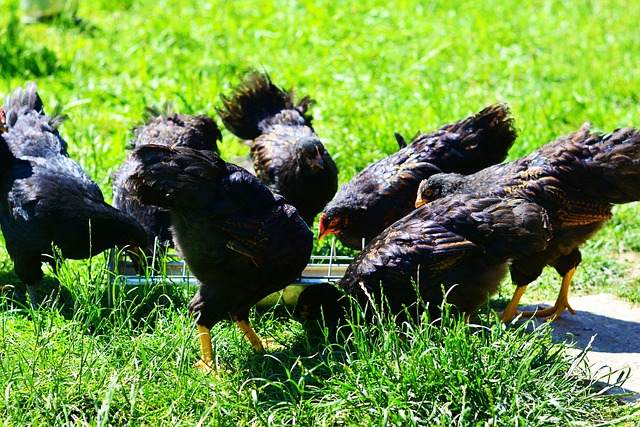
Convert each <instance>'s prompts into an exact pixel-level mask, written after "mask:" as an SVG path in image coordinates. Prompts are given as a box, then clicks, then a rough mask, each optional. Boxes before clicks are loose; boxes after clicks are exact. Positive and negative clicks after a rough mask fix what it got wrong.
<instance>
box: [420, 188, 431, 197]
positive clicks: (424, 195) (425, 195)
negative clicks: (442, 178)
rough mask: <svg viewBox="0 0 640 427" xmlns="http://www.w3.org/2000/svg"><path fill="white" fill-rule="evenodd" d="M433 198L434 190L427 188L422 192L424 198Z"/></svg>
mask: <svg viewBox="0 0 640 427" xmlns="http://www.w3.org/2000/svg"><path fill="white" fill-rule="evenodd" d="M431 196H433V188H425V189H424V190H422V197H431Z"/></svg>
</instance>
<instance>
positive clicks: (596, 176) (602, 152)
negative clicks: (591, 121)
mask: <svg viewBox="0 0 640 427" xmlns="http://www.w3.org/2000/svg"><path fill="white" fill-rule="evenodd" d="M584 128H585V127H584V126H583V129H584ZM583 129H581V131H579V132H577V133H576V134H574V138H573V139H574V141H576V139H577V140H579V139H582V140H583V142H582V143H583V144H584V146H585V147H586V148H587V149H588V150H589V151H590V155H589V156H588V157H587V158H584V159H581V163H582V165H583V167H584V169H583V170H584V171H585V173H584V174H580V175H581V176H580V179H583V180H585V181H583V182H582V184H583V185H581V188H583V191H584V192H587V193H590V194H592V195H593V197H594V198H596V199H597V200H603V201H606V202H607V203H630V202H634V201H638V200H640V130H639V129H635V128H633V127H626V128H621V129H616V130H614V131H613V132H610V133H607V134H605V135H601V134H593V133H591V134H590V133H589V132H588V128H587V130H586V131H584V130H583ZM576 142H577V141H576Z"/></svg>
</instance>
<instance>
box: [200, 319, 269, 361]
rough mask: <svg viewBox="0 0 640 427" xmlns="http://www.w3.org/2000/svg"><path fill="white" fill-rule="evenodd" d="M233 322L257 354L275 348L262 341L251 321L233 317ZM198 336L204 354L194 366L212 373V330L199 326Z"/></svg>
mask: <svg viewBox="0 0 640 427" xmlns="http://www.w3.org/2000/svg"><path fill="white" fill-rule="evenodd" d="M233 321H234V322H235V324H236V325H238V327H239V328H240V330H241V331H242V332H243V333H244V337H245V338H246V339H247V341H249V344H251V347H253V349H254V350H255V351H256V352H257V353H264V352H265V348H273V347H274V344H273V343H272V342H271V341H268V340H267V341H263V340H262V339H260V337H259V336H258V334H256V331H254V330H253V328H252V327H251V325H250V324H249V321H248V320H246V319H242V320H241V319H240V318H239V317H238V316H234V317H233ZM196 326H197V327H198V334H199V335H200V348H201V352H202V359H200V360H199V361H198V362H196V364H195V365H194V366H195V367H196V368H197V369H200V370H201V371H203V372H205V373H206V372H210V371H211V370H213V364H214V360H213V346H212V344H211V330H210V329H209V328H207V327H206V326H202V325H198V324H196Z"/></svg>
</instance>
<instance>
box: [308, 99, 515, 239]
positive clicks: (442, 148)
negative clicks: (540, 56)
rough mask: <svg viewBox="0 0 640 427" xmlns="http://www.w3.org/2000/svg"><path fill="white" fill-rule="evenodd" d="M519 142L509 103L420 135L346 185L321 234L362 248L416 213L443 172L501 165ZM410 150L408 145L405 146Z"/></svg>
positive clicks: (400, 141) (322, 221)
mask: <svg viewBox="0 0 640 427" xmlns="http://www.w3.org/2000/svg"><path fill="white" fill-rule="evenodd" d="M515 138H516V132H515V129H514V124H513V119H512V118H511V117H510V112H509V109H508V107H507V106H506V105H504V104H496V105H492V106H490V107H487V108H485V109H484V110H482V111H481V112H479V113H478V114H476V115H474V116H471V117H468V118H465V119H463V120H460V121H458V122H456V123H453V124H447V125H444V126H442V127H440V129H438V130H436V131H434V132H430V133H425V134H419V135H418V136H417V137H416V138H414V140H413V141H412V142H411V143H410V144H408V145H406V144H405V143H404V140H403V139H402V138H401V137H399V135H396V139H397V140H398V145H399V146H400V147H401V148H400V150H399V151H397V152H396V153H394V154H392V155H390V156H388V157H385V158H384V159H381V160H378V161H377V162H375V163H373V164H371V165H369V166H367V167H366V168H365V169H364V170H362V171H361V172H359V173H358V174H356V175H355V176H354V177H353V178H352V179H351V180H350V181H349V182H347V183H346V184H344V185H343V186H342V187H341V188H340V190H339V191H338V193H337V194H336V196H335V197H334V199H333V200H332V201H331V202H329V203H328V204H327V206H326V207H325V208H324V210H323V212H322V214H321V216H320V235H319V238H323V237H324V236H326V235H327V234H335V235H336V236H337V237H338V239H339V240H340V241H341V242H342V244H343V245H345V246H348V247H350V248H353V249H361V248H362V240H363V239H365V240H366V241H368V240H371V239H373V238H374V237H375V236H377V235H378V234H380V233H381V232H382V231H383V230H384V229H385V228H386V227H388V226H389V225H391V224H392V223H394V222H395V221H396V220H398V219H400V218H402V217H403V216H404V215H406V214H408V213H409V212H411V211H412V210H413V209H414V201H415V195H416V191H417V190H418V185H419V184H420V181H422V180H423V179H425V178H427V177H429V176H431V175H433V174H436V173H439V172H459V173H463V174H468V173H472V172H476V171H478V170H480V169H482V168H484V167H486V166H490V165H493V164H495V163H498V162H501V161H502V160H504V158H505V157H506V156H507V152H508V150H509V148H510V147H511V145H512V144H513V142H514V140H515ZM405 145H406V146H405Z"/></svg>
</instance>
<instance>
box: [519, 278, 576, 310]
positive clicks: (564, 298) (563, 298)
mask: <svg viewBox="0 0 640 427" xmlns="http://www.w3.org/2000/svg"><path fill="white" fill-rule="evenodd" d="M576 268H577V267H573V268H572V269H570V270H569V271H568V272H567V273H566V274H565V275H564V276H562V286H561V287H560V292H559V293H558V298H557V299H556V302H555V304H554V305H553V307H549V308H545V309H542V310H536V311H524V312H522V315H523V316H532V315H534V316H536V317H544V318H545V320H554V319H555V318H557V317H559V316H560V315H561V314H562V313H564V311H565V310H569V313H571V314H576V312H575V310H574V309H573V308H571V306H570V305H569V286H570V285H571V280H572V279H573V275H574V273H575V272H576Z"/></svg>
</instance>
